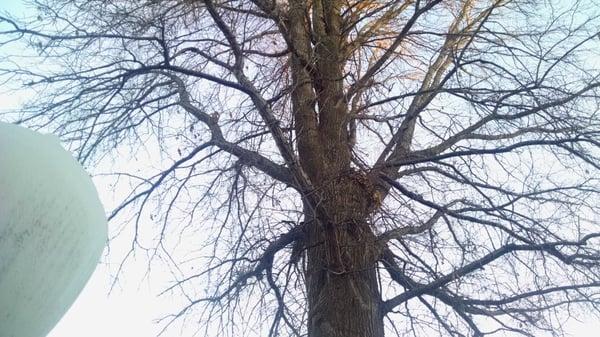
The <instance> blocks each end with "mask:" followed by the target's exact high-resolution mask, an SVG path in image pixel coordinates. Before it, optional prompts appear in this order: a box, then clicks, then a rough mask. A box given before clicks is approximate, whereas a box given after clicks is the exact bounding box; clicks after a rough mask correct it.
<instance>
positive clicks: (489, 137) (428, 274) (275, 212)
mask: <svg viewBox="0 0 600 337" xmlns="http://www.w3.org/2000/svg"><path fill="white" fill-rule="evenodd" d="M34 6H35V9H36V10H37V13H36V14H35V15H33V16H32V17H30V18H19V19H17V18H13V17H11V16H9V15H4V16H1V17H0V31H1V35H0V36H1V38H2V40H1V43H2V45H3V47H4V54H3V55H4V58H3V59H2V62H3V63H2V76H3V79H4V80H5V84H6V85H13V84H14V83H22V84H23V85H25V86H26V87H28V88H29V90H30V91H31V90H32V91H34V92H35V93H36V94H35V97H34V99H33V100H32V102H31V103H30V104H29V105H27V106H25V107H24V108H23V110H22V111H21V113H20V114H19V116H18V120H17V121H18V122H20V123H24V124H26V125H29V126H31V127H44V128H45V129H51V130H53V131H54V132H56V133H58V134H60V135H61V136H62V137H63V139H64V140H65V141H67V142H69V144H71V146H72V149H73V150H74V151H75V153H76V154H77V155H78V158H79V159H80V160H81V161H82V162H83V163H87V164H88V165H92V164H94V163H96V162H98V161H99V160H101V159H102V158H105V157H106V155H108V157H109V158H113V159H114V158H117V162H118V158H119V156H121V157H122V160H128V159H129V158H131V157H135V156H137V155H139V153H138V149H140V148H145V149H146V150H147V151H148V153H149V155H148V157H150V158H155V159H156V161H155V162H153V163H152V165H153V167H154V168H155V169H154V171H150V169H146V170H142V171H140V172H137V171H133V172H114V175H115V176H116V177H117V178H118V181H117V183H119V184H128V185H127V186H130V191H131V193H130V194H129V195H127V196H126V197H125V199H124V200H122V202H121V203H120V205H119V206H118V207H116V208H115V209H114V210H113V211H112V212H111V213H110V219H111V221H112V223H113V224H114V225H115V228H116V229H115V232H117V231H120V230H121V227H119V226H118V225H119V224H121V223H126V224H128V226H129V227H127V228H131V233H132V236H131V237H130V238H129V239H130V240H131V243H132V244H131V250H130V251H129V253H128V254H126V255H125V256H123V257H122V260H123V264H122V266H126V265H127V262H128V259H129V257H131V256H132V254H133V253H136V252H140V251H141V252H146V253H148V256H149V258H150V259H153V258H155V257H160V258H162V261H163V265H162V268H169V270H171V273H172V276H173V284H172V286H170V287H169V288H168V289H166V290H165V291H166V292H167V293H169V294H170V296H181V298H183V299H184V300H185V304H184V305H183V306H182V307H181V308H180V309H181V310H180V311H178V312H174V313H173V314H172V315H170V316H167V317H166V319H165V320H164V321H163V327H164V328H165V329H167V330H168V329H169V328H170V327H172V326H175V323H177V322H181V321H182V320H183V322H185V324H187V325H188V326H189V325H193V324H198V327H197V329H199V330H201V331H203V330H205V332H206V333H207V334H212V333H214V330H212V329H213V328H223V327H225V329H224V331H222V332H219V335H221V334H229V335H251V334H257V335H261V334H268V335H269V336H277V335H283V336H309V337H334V336H339V337H381V336H383V335H384V332H385V333H387V335H398V336H435V335H439V336H484V335H503V334H506V335H510V336H517V335H524V336H540V333H541V331H544V330H545V331H548V332H550V333H552V334H555V335H560V334H562V329H561V325H562V324H563V323H564V322H565V320H566V319H567V318H568V317H569V316H570V315H572V314H577V312H578V311H575V310H587V309H589V308H591V309H595V310H598V305H600V297H599V296H600V249H599V248H598V247H599V246H598V244H599V243H600V225H599V223H600V222H599V221H600V219H599V217H598V215H597V214H598V211H599V206H598V202H599V201H600V198H599V196H600V195H599V194H600V179H599V178H598V176H599V173H600V121H599V120H598V119H597V115H598V112H599V109H598V102H599V99H600V89H599V87H600V69H598V62H597V60H598V59H599V57H600V47H599V44H598V36H599V35H598V30H599V27H600V19H599V18H598V15H600V8H599V7H598V5H597V4H595V1H592V0H589V1H584V0H582V1H575V0H574V1H562V0H553V1H551V0H547V1H534V0H512V1H511V0H444V1H443V0H404V1H354V0H346V1H342V0H312V1H299V0H239V1H233V0H232V1H226V0H223V1H222V0H215V1H213V0H207V1H200V0H198V1H195V0H170V1H167V0H164V1H162V0H143V1H126V0H85V1H84V0H40V1H39V2H35V3H34ZM23 43H26V46H27V47H26V49H22V48H23V46H25V45H24V44H23ZM14 117H15V116H14V115H7V116H5V119H8V118H14ZM121 186H122V185H121ZM132 212H134V213H132ZM132 214H134V215H133V216H131V215H132ZM123 235H125V234H123ZM579 312H581V311H579ZM589 312H590V311H587V313H589Z"/></svg>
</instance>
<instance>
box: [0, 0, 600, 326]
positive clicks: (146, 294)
mask: <svg viewBox="0 0 600 337" xmlns="http://www.w3.org/2000/svg"><path fill="white" fill-rule="evenodd" d="M0 10H2V11H4V10H8V11H11V12H13V13H16V12H22V11H24V10H25V9H24V7H23V6H22V4H21V1H20V0H0ZM2 92H3V90H2V88H0V110H7V109H12V108H15V107H17V106H18V104H19V103H21V101H22V100H23V98H24V96H25V95H26V94H25V93H24V95H22V96H19V95H13V94H11V95H7V94H2ZM96 182H97V188H98V191H99V194H100V198H101V199H102V201H103V202H104V203H105V205H106V204H113V203H114V202H116V201H115V200H113V199H112V198H113V194H112V192H110V191H109V188H108V186H103V185H101V184H98V181H96ZM125 244H126V242H125ZM111 248H112V249H114V250H120V249H127V247H111ZM105 253H106V252H105ZM120 257H122V255H119V254H111V257H110V259H109V258H108V257H107V255H106V254H104V255H103V258H102V262H101V263H100V264H99V265H98V268H97V269H96V272H95V273H94V274H93V276H92V278H91V279H90V281H89V282H88V284H87V286H86V288H85V289H84V290H83V292H82V293H81V295H80V296H79V298H78V299H77V301H76V302H75V303H74V304H73V306H72V307H71V309H70V310H69V311H68V312H67V314H66V315H65V316H64V317H63V319H62V320H61V321H60V322H59V324H58V325H57V326H56V327H55V329H54V330H53V331H52V332H51V333H50V334H49V335H48V337H75V336H86V337H109V336H110V337H126V336H127V337H129V336H135V337H151V336H155V335H156V334H157V333H158V331H159V330H160V326H159V325H156V324H155V323H154V321H155V320H156V319H157V318H160V317H162V316H164V315H167V314H169V313H172V312H174V310H176V309H177V307H178V305H177V303H176V302H177V301H178V300H180V299H177V298H170V297H169V295H168V294H167V295H164V296H163V297H160V298H159V297H157V294H158V293H159V292H160V291H161V289H163V288H164V286H165V285H166V284H167V282H168V281H169V280H171V278H170V274H169V273H168V271H164V272H163V273H161V271H160V270H156V269H154V270H153V272H152V273H151V274H150V275H149V276H148V277H145V276H146V275H145V274H146V271H147V264H146V263H145V262H146V258H145V257H143V256H141V257H140V258H139V259H138V260H137V261H134V263H129V264H128V265H127V267H126V272H125V274H123V276H124V277H122V278H121V279H120V282H119V283H118V284H117V286H116V287H115V288H114V289H113V291H112V292H111V293H110V295H109V289H110V284H111V281H112V277H111V273H114V271H115V270H116V265H117V264H118V263H119V262H120V260H119V258H120ZM111 259H112V261H111ZM581 321H582V322H577V321H575V320H572V321H570V322H569V324H568V325H567V326H568V328H567V330H568V331H570V332H571V334H572V336H574V337H599V336H600V322H598V321H596V320H595V319H594V318H593V317H591V315H590V317H582V318H581ZM194 324H195V322H194V320H193V317H191V320H190V321H188V322H187V325H188V326H189V328H188V329H184V330H178V329H171V330H170V331H168V332H167V333H166V334H164V335H163V336H165V337H179V336H185V337H187V336H192V335H194V332H195V331H196V329H195V327H194ZM0 337H1V336H0ZM540 337H541V336H540Z"/></svg>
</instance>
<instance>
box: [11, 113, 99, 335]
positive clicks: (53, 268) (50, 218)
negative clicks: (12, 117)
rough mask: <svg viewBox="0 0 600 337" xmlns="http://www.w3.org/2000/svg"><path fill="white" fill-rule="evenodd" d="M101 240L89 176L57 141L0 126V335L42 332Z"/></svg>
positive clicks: (82, 280) (83, 278) (81, 282)
mask: <svg viewBox="0 0 600 337" xmlns="http://www.w3.org/2000/svg"><path fill="white" fill-rule="evenodd" d="M106 237H107V225H106V217H105V214H104V210H103V208H102V205H101V203H100V200H99V199H98V194H97V192H96V189H95V187H94V185H93V183H92V180H91V179H90V177H89V176H88V175H87V173H86V172H85V170H84V169H83V168H82V167H81V166H80V165H79V164H78V163H77V161H76V160H75V159H73V157H72V156H71V155H70V154H69V152H67V151H65V150H64V149H63V148H62V147H61V145H60V143H59V141H58V139H57V138H56V137H54V136H48V135H42V134H39V133H37V132H34V131H31V130H28V129H25V128H23V127H20V126H16V125H12V124H7V123H0V336H2V337H43V336H46V335H47V334H48V332H49V331H50V330H51V329H52V328H53V327H54V326H55V325H56V323H57V322H58V321H59V320H60V318H61V317H62V316H63V315H64V313H65V312H66V311H67V310H68V309H69V307H70V306H71V304H72V303H73V302H74V301H75V299H76V298H77V295H79V293H80V291H81V290H82V289H83V287H84V286H85V284H86V282H87V280H88V279H89V278H90V276H91V274H92V272H93V271H94V269H95V268H96V264H97V262H98V259H99V257H100V254H101V253H102V250H103V248H104V245H105V242H106Z"/></svg>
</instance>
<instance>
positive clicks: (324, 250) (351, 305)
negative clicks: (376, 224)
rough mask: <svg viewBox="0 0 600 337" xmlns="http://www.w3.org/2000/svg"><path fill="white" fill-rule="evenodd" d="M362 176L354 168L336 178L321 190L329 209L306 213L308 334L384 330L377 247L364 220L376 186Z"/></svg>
mask: <svg viewBox="0 0 600 337" xmlns="http://www.w3.org/2000/svg"><path fill="white" fill-rule="evenodd" d="M364 179H365V178H364V177H362V176H360V175H359V174H358V173H356V172H352V173H350V174H347V175H344V176H343V177H337V178H336V179H333V180H332V183H331V184H329V186H326V187H325V188H324V190H325V192H324V193H323V194H322V195H321V196H322V204H323V209H324V210H325V212H320V211H319V210H317V211H316V215H314V216H312V218H311V216H310V215H309V216H307V219H310V221H307V222H306V224H307V238H308V240H307V243H306V245H307V270H306V280H307V290H308V306H309V315H308V336H309V337H338V336H339V337H383V335H384V331H383V317H382V315H381V311H380V310H381V305H380V304H381V296H380V290H379V284H378V282H377V270H376V260H377V255H378V254H377V251H378V250H377V246H376V241H375V235H374V233H373V232H372V230H371V228H370V225H369V224H368V222H367V221H366V218H367V214H368V212H369V209H370V208H371V207H372V206H373V200H372V199H371V197H370V195H371V192H372V190H373V188H372V187H371V186H370V185H369V184H366V183H365V181H364ZM307 211H308V210H307ZM308 212H310V211H308ZM322 213H325V214H326V215H324V214H322ZM308 214H309V213H307V215H308Z"/></svg>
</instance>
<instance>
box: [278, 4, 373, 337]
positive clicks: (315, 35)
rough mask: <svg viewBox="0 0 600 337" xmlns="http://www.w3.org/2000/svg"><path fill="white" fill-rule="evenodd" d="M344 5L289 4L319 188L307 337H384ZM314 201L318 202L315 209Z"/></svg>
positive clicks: (297, 94) (303, 141) (306, 143)
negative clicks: (354, 140)
mask: <svg viewBox="0 0 600 337" xmlns="http://www.w3.org/2000/svg"><path fill="white" fill-rule="evenodd" d="M340 5H341V4H340V3H339V1H328V0H318V1H313V2H312V3H311V6H308V5H307V2H305V1H291V2H290V11H289V21H288V25H289V34H290V39H291V41H292V43H293V49H294V50H293V52H292V56H291V58H290V68H291V69H292V74H293V80H294V86H293V92H292V105H293V110H294V117H295V131H296V135H297V146H298V153H299V159H300V163H301V165H302V168H303V170H304V171H305V172H306V173H307V176H308V177H309V178H310V180H311V183H312V186H313V188H314V191H312V193H314V196H313V197H312V202H311V201H307V200H305V203H306V204H307V206H306V207H305V214H306V219H305V224H306V226H305V231H306V239H305V250H306V259H307V269H306V282H307V285H306V287H307V293H308V307H309V308H308V310H309V314H308V336H309V337H337V336H339V337H342V336H343V337H382V336H383V316H382V314H381V305H380V302H381V296H380V290H379V285H378V282H377V275H376V273H377V271H376V262H377V258H378V256H377V255H378V254H377V249H376V242H375V235H374V233H373V232H372V229H371V228H370V225H369V223H368V215H369V213H370V211H372V210H373V207H374V204H375V198H374V197H373V196H374V195H375V194H374V192H375V188H374V186H373V184H372V183H371V182H370V180H369V179H368V178H367V176H366V175H365V174H363V173H359V172H357V171H355V170H354V169H353V168H352V166H351V161H350V158H351V150H352V149H351V144H350V142H349V135H348V121H349V119H350V118H349V112H348V106H347V104H346V102H345V101H344V87H343V78H344V77H343V74H344V64H345V62H344V60H343V56H342V55H343V54H344V52H343V48H344V46H345V43H344V38H343V34H342V20H341V13H340V12H341V10H340V8H341V7H340ZM315 201H316V202H315Z"/></svg>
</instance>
